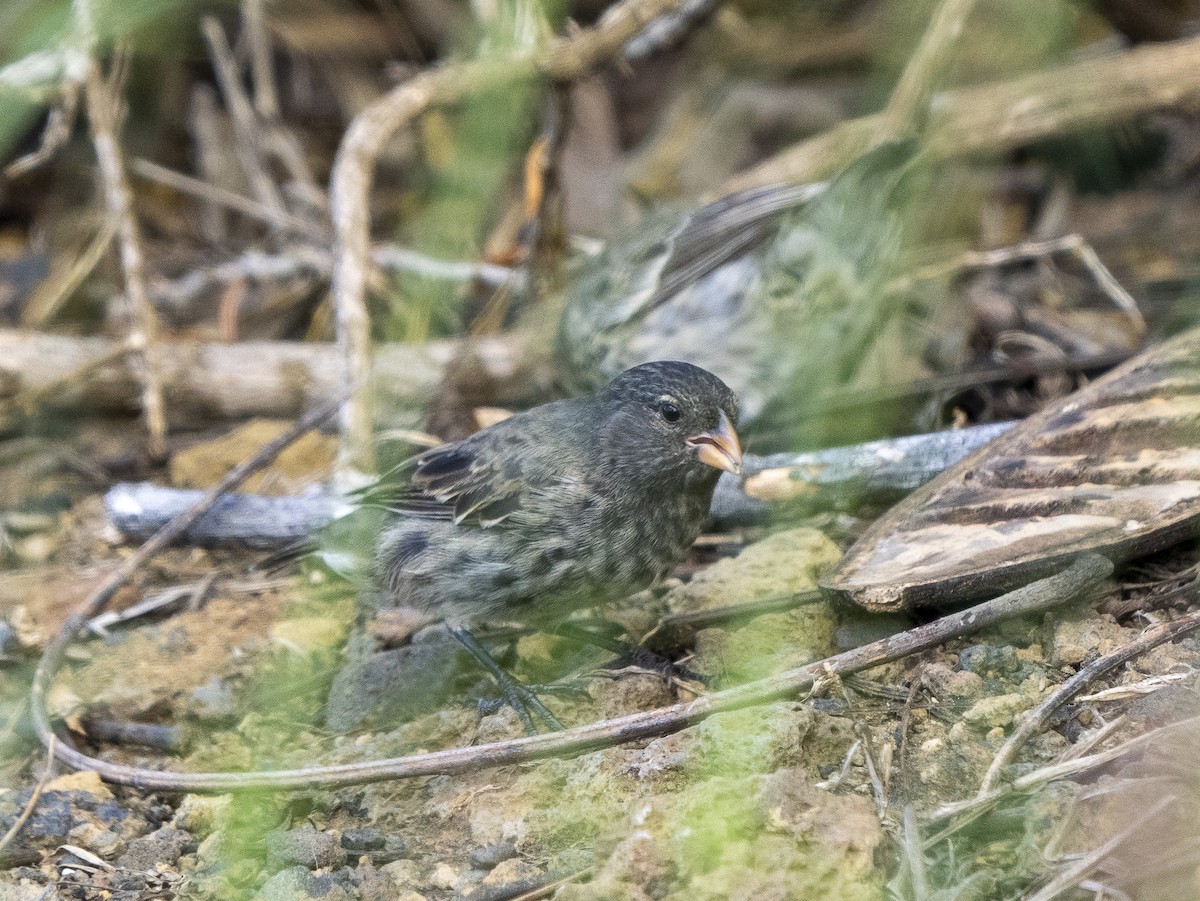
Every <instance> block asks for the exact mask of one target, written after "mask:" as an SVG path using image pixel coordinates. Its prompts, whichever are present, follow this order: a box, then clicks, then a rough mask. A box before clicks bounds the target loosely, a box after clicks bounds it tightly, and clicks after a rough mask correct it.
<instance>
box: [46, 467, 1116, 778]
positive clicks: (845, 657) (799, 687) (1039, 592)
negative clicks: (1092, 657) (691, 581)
mask: <svg viewBox="0 0 1200 901" xmlns="http://www.w3.org/2000/svg"><path fill="white" fill-rule="evenodd" d="M228 481H229V480H228V478H227V479H226V480H225V482H223V483H222V487H223V486H224V485H225V483H226V482H228ZM210 495H211V493H210ZM214 499H215V498H214ZM189 521H190V520H189ZM172 525H173V527H174V534H175V535H178V534H179V533H180V532H181V531H182V530H183V529H185V528H186V527H187V522H181V521H180V520H176V521H175V522H174V523H173V524H172ZM164 533H165V530H164ZM164 533H159V534H160V535H161V534H164ZM163 543H164V542H163V541H160V540H159V539H158V536H155V538H154V539H151V541H150V542H147V544H146V545H144V546H143V549H142V550H139V551H138V553H137V554H136V555H135V557H144V556H147V555H145V554H143V551H144V550H145V548H147V547H150V546H151V545H154V546H156V549H157V548H159V547H161V546H162V545H163ZM132 561H133V558H131V560H130V561H127V562H126V563H125V564H123V565H122V567H121V571H122V572H125V576H126V577H127V576H128V574H129V572H132V569H133V568H134V567H135V566H136V563H132ZM1112 568H1113V567H1112V563H1110V562H1109V561H1108V560H1107V559H1105V558H1104V557H1101V556H1099V555H1096V554H1084V555H1081V556H1080V557H1079V558H1077V559H1076V561H1075V562H1074V563H1072V564H1071V566H1069V567H1068V568H1067V569H1065V570H1064V571H1063V572H1061V573H1059V574H1057V575H1054V576H1050V577H1049V578H1046V579H1042V580H1040V581H1038V582H1034V583H1033V584H1031V585H1027V586H1025V587H1024V588H1019V589H1017V590H1016V591H1012V592H1009V593H1008V594H1006V595H1003V596H1001V597H999V598H996V599H995V600H992V601H988V602H987V603H985V604H980V605H979V606H977V607H973V608H971V609H969V610H964V611H961V612H959V613H953V614H950V615H948V616H945V617H942V618H941V619H938V620H934V621H933V622H931V623H926V624H925V625H922V626H917V627H916V628H914V629H909V630H908V631H906V632H901V633H898V634H896V635H892V636H890V637H888V638H884V639H881V640H880V641H875V642H871V643H870V644H867V645H864V646H862V647H860V648H856V649H854V650H851V651H846V652H844V653H842V654H837V655H835V656H833V657H829V658H827V659H825V660H821V661H818V662H816V663H812V664H809V665H808V666H803V667H799V668H796V669H791V670H787V671H785V672H782V673H779V674H778V675H775V676H770V677H768V678H766V679H761V680H759V681H756V682H751V683H748V684H746V685H741V686H738V687H736V688H730V689H726V690H724V691H718V692H714V693H712V694H709V695H703V696H701V697H698V698H696V699H695V700H692V701H688V702H685V703H680V704H673V705H671V706H669V707H662V708H659V709H657V710H649V711H645V712H641V713H632V714H628V715H626V716H620V717H616V718H614V719H610V720H602V721H600V722H597V723H592V724H590V725H586V726H578V727H575V728H573V729H567V730H564V731H562V732H555V733H550V734H546V735H533V736H529V737H526V738H518V739H511V740H508V741H498V742H491V743H489V744H483V745H476V746H474V747H467V748H452V749H449V750H445V751H432V752H428V753H424V754H414V755H411V756H408V757H397V758H391V759H386V760H377V761H367V762H364V763H349V764H338V765H334V766H314V767H305V768H302V769H295V770H274V771H260V772H250V773H172V772H163V771H159V770H151V769H146V768H143V767H135V766H125V765H122V764H115V763H110V762H108V761H106V760H101V759H99V758H97V757H91V756H89V755H87V754H83V753H81V752H79V751H77V750H76V749H75V748H74V747H72V746H70V745H68V744H65V743H60V744H59V746H58V750H57V752H56V753H57V756H58V759H59V760H61V761H63V762H64V763H66V764H67V765H68V766H72V767H75V768H76V769H89V770H96V771H97V772H98V773H99V774H100V776H101V778H103V779H106V780H108V781H110V782H116V783H119V784H122V785H132V786H135V787H137V788H141V789H146V790H155V791H190V792H194V791H219V792H228V791H239V790H245V789H255V788H272V789H296V788H314V787H317V786H325V787H334V786H342V785H357V784H361V783H364V782H379V781H383V780H386V779H402V778H410V777H414V776H427V775H434V774H453V773H461V772H468V771H476V770H480V769H485V768H490V767H497V766H507V765H510V764H514V763H523V762H526V761H531V760H539V759H542V758H546V757H570V756H577V755H579V754H584V753H587V752H589V751H596V750H600V749H602V748H610V747H614V746H616V745H619V744H623V743H625V742H628V741H635V740H637V739H642V738H649V737H651V736H658V735H667V734H670V733H672V732H678V731H679V730H681V729H685V728H687V727H688V726H693V725H695V724H696V723H698V722H700V721H702V720H704V719H707V718H708V717H710V716H712V715H714V714H717V713H724V712H727V711H730V710H739V709H742V708H744V707H749V706H752V705H758V704H767V703H770V702H772V701H777V700H780V699H783V698H790V697H794V696H795V695H796V694H798V693H800V692H804V691H807V690H809V689H811V688H812V686H813V684H814V683H815V682H816V681H817V680H819V679H823V678H829V677H830V676H841V675H846V674H849V673H856V672H859V671H861V670H864V669H868V668H870V667H873V666H878V665H879V664H882V663H888V662H891V661H893V660H899V659H901V658H903V657H906V656H908V655H910V654H914V653H918V652H920V651H923V650H926V649H927V648H931V647H935V646H936V645H939V644H942V643H943V642H945V641H948V640H950V639H951V638H955V637H958V636H960V635H965V634H968V633H971V632H976V631H978V630H980V629H983V628H986V627H987V626H989V625H991V624H993V623H995V622H998V621H999V620H1001V619H1004V618H1007V617H1012V616H1022V615H1026V614H1030V613H1037V612H1040V611H1043V610H1046V609H1049V608H1051V607H1054V606H1058V605H1061V604H1065V603H1068V602H1070V601H1072V600H1076V599H1078V598H1080V597H1083V596H1085V595H1086V594H1087V593H1088V592H1089V591H1090V590H1091V589H1093V588H1094V587H1095V586H1096V585H1097V583H1099V582H1100V581H1101V580H1103V579H1106V578H1107V577H1108V576H1109V575H1110V574H1111V573H1112ZM113 581H114V580H113V579H112V578H110V579H109V582H110V583H111V582H113ZM119 584H120V582H119V581H117V582H115V583H114V585H119ZM106 589H107V593H106ZM113 590H115V587H114V588H108V584H107V583H106V585H105V586H102V587H101V589H99V590H97V591H96V592H95V593H94V594H93V596H92V597H91V598H89V600H88V601H87V602H85V603H84V605H83V606H82V607H81V609H80V610H78V611H76V613H74V614H73V615H72V616H71V618H70V619H69V620H68V621H67V622H66V623H65V624H64V625H63V627H62V629H61V630H60V631H59V633H58V634H57V635H55V637H54V638H53V639H52V640H51V641H50V643H49V644H48V645H47V646H46V649H45V651H44V652H43V654H42V659H41V661H40V662H39V664H38V668H37V671H36V673H35V675H34V685H33V692H32V694H31V697H30V706H31V709H32V715H33V720H34V725H35V728H36V729H37V732H38V735H39V737H41V739H42V741H43V742H45V741H47V740H48V739H49V737H50V736H52V734H53V733H52V732H51V730H50V724H49V720H48V717H47V713H46V709H45V700H46V694H47V691H48V689H49V686H50V683H51V680H52V679H53V677H54V673H55V671H56V670H57V668H58V666H59V664H60V663H61V661H62V659H63V655H64V652H65V650H66V646H67V644H68V643H69V642H70V640H71V638H72V637H73V636H74V635H75V634H77V633H78V632H79V631H80V630H81V629H82V628H83V627H84V625H85V624H86V622H87V619H88V618H89V617H90V616H91V615H93V614H94V613H95V612H96V610H97V609H98V608H99V606H100V605H102V604H103V603H104V602H105V600H106V599H107V597H109V596H111V594H112V591H113ZM97 599H99V600H97Z"/></svg>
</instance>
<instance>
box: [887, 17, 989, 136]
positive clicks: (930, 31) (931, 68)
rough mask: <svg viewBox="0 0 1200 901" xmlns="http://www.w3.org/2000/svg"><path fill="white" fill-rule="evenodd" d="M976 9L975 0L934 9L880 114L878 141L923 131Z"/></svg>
mask: <svg viewBox="0 0 1200 901" xmlns="http://www.w3.org/2000/svg"><path fill="white" fill-rule="evenodd" d="M974 8H975V0H943V2H942V4H941V5H940V6H939V7H938V8H937V9H936V10H935V11H934V13H933V17H932V18H931V19H930V20H929V25H928V27H926V29H925V34H924V35H922V37H921V43H920V44H918V45H917V49H916V51H915V52H914V53H913V55H912V57H911V58H910V59H909V61H908V64H907V65H906V66H905V67H904V71H903V72H902V73H901V74H900V80H899V81H897V82H896V86H895V87H894V88H893V89H892V95H891V97H890V98H888V104H887V107H886V108H885V109H884V111H883V113H882V115H881V116H880V122H879V131H878V132H877V133H876V134H875V143H877V144H882V143H883V142H885V141H892V140H895V139H897V138H902V137H905V136H908V135H912V134H917V133H919V132H920V131H921V129H922V127H923V125H924V123H925V120H926V118H927V117H928V110H927V104H928V100H929V97H930V95H931V94H932V93H933V89H934V87H935V86H936V83H937V80H938V78H939V77H940V76H941V75H942V72H943V71H944V70H945V68H946V63H947V62H948V60H949V58H950V54H951V52H952V51H953V50H954V48H955V47H956V46H957V44H958V37H959V35H960V34H961V33H962V29H963V23H964V22H966V19H967V17H968V16H969V15H971V10H972V9H974Z"/></svg>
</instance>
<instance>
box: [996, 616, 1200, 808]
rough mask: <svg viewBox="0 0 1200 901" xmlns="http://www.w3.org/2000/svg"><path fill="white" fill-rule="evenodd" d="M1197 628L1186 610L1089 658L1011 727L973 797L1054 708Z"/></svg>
mask: <svg viewBox="0 0 1200 901" xmlns="http://www.w3.org/2000/svg"><path fill="white" fill-rule="evenodd" d="M1197 628H1200V611H1197V612H1194V613H1189V614H1187V615H1186V616H1183V617H1181V618H1179V619H1177V620H1175V621H1174V622H1170V623H1157V624H1155V625H1153V626H1150V627H1149V628H1148V629H1146V630H1145V631H1143V632H1142V634H1141V635H1139V636H1138V637H1137V638H1136V639H1134V640H1133V641H1131V642H1129V644H1127V645H1124V646H1123V647H1121V648H1118V649H1117V650H1115V651H1113V652H1112V653H1111V654H1107V655H1105V656H1104V657H1100V658H1098V659H1096V660H1093V661H1092V662H1091V663H1089V664H1088V665H1087V666H1085V667H1084V668H1083V669H1081V670H1080V671H1079V672H1077V673H1076V674H1075V675H1073V676H1072V677H1071V678H1070V679H1068V680H1067V681H1066V682H1064V683H1063V684H1062V685H1060V686H1059V687H1058V688H1056V689H1055V690H1054V691H1053V692H1051V693H1050V695H1049V697H1047V698H1046V699H1045V700H1044V701H1042V703H1040V704H1038V706H1037V707H1035V708H1034V709H1033V710H1032V711H1030V713H1029V714H1028V715H1027V716H1026V717H1025V718H1024V719H1023V720H1022V721H1021V725H1019V726H1018V727H1017V728H1016V729H1015V730H1013V734H1012V735H1010V736H1009V737H1008V740H1007V741H1006V742H1005V743H1004V745H1003V746H1002V747H1001V748H1000V750H999V751H998V752H997V753H996V756H995V758H993V760H992V765H991V766H989V767H988V771H987V773H986V774H985V775H984V777H983V782H982V784H980V786H979V792H978V794H977V797H978V798H984V797H986V796H988V795H990V794H991V793H992V791H993V790H994V789H995V788H996V783H997V782H998V781H999V779H1000V771H1001V770H1002V769H1004V767H1005V766H1007V765H1008V762H1009V761H1010V760H1012V758H1013V755H1014V754H1016V753H1017V749H1018V748H1020V747H1021V745H1023V744H1025V742H1026V741H1028V739H1029V737H1030V736H1031V735H1033V733H1034V732H1036V731H1037V730H1038V729H1041V728H1043V727H1044V726H1045V725H1046V723H1048V722H1049V721H1050V717H1051V716H1053V714H1054V711H1055V710H1057V709H1058V708H1059V707H1061V706H1062V705H1063V704H1065V703H1066V702H1067V701H1069V700H1070V699H1071V698H1073V697H1074V696H1075V695H1077V694H1078V693H1079V692H1081V691H1082V690H1083V689H1084V688H1086V687H1087V686H1088V685H1091V684H1092V683H1093V682H1094V681H1095V680H1096V679H1098V678H1099V677H1100V676H1102V675H1104V674H1105V673H1107V672H1109V671H1110V670H1113V669H1115V668H1116V667H1118V666H1120V665H1121V664H1123V663H1125V662H1127V661H1129V660H1132V659H1133V658H1134V657H1137V656H1138V655H1140V654H1144V653H1145V652H1146V651H1149V650H1150V649H1151V648H1156V647H1158V646H1159V645H1160V644H1165V643H1166V642H1168V641H1174V640H1175V639H1176V638H1179V637H1181V636H1183V635H1186V634H1187V633H1188V632H1192V631H1194V630H1196V629H1197Z"/></svg>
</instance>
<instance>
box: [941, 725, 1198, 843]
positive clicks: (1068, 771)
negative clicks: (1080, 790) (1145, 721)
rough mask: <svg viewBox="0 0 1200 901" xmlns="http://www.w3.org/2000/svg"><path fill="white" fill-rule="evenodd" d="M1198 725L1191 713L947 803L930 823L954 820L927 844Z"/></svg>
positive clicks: (1193, 728)
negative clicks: (1012, 801) (1006, 803)
mask: <svg viewBox="0 0 1200 901" xmlns="http://www.w3.org/2000/svg"><path fill="white" fill-rule="evenodd" d="M1198 727H1200V716H1197V717H1188V718H1187V719H1183V720H1179V721H1178V722H1175V723H1170V724H1169V725H1166V726H1160V727H1159V728H1157V729H1152V730H1151V731H1149V732H1144V733H1142V734H1141V735H1138V736H1135V737H1134V738H1131V739H1129V740H1128V741H1126V742H1123V743H1122V744H1119V745H1117V746H1116V747H1115V748H1109V749H1108V750H1107V751H1098V752H1096V753H1095V754H1089V755H1087V756H1086V757H1068V756H1067V755H1064V756H1063V759H1062V760H1060V761H1059V762H1058V763H1055V764H1051V765H1050V766H1044V767H1042V768H1041V769H1038V770H1034V771H1033V772H1032V773H1026V774H1025V775H1024V776H1021V777H1020V778H1018V779H1014V780H1013V781H1012V783H1011V784H1010V785H1009V786H1007V787H1002V788H998V789H996V790H995V791H993V792H992V793H991V794H989V795H987V796H986V797H975V798H970V799H968V800H966V801H955V802H954V803H952V804H943V805H942V806H941V807H939V808H938V809H937V810H935V811H934V812H933V813H932V814H931V815H930V816H929V818H928V824H929V825H932V824H934V823H940V822H944V821H947V820H949V821H951V822H950V823H949V824H948V825H947V826H946V827H945V828H943V829H942V830H941V831H940V832H938V833H936V834H935V835H932V836H929V837H928V838H926V839H925V847H926V848H930V847H933V846H934V845H936V844H937V843H938V842H941V841H944V840H945V839H947V838H949V837H950V836H951V835H953V834H954V833H956V832H958V831H960V830H961V829H963V828H964V827H965V826H967V825H969V824H971V823H973V822H975V820H977V819H979V818H980V817H981V816H983V815H984V814H986V813H987V812H988V811H989V810H991V809H992V808H993V807H995V806H996V805H997V804H998V803H1000V802H1001V801H1003V800H1004V799H1006V798H1011V797H1014V796H1016V795H1019V794H1025V793H1028V792H1031V791H1034V790H1036V789H1039V788H1041V787H1042V786H1043V785H1046V784H1047V783H1050V782H1054V781H1056V780H1058V779H1065V778H1067V777H1068V776H1074V775H1076V774H1078V773H1083V772H1087V771H1088V770H1091V769H1094V768H1096V767H1101V766H1104V765H1105V764H1107V763H1111V762H1112V761H1114V760H1117V759H1118V758H1121V757H1124V756H1125V755H1126V754H1129V753H1132V752H1133V751H1136V750H1139V749H1140V748H1144V747H1145V746H1146V745H1149V744H1152V743H1154V742H1156V741H1160V740H1161V741H1165V740H1167V739H1168V738H1169V737H1170V736H1171V735H1172V733H1175V732H1181V731H1187V730H1191V731H1195V730H1196V729H1197V728H1198Z"/></svg>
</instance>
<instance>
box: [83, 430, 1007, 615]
mask: <svg viewBox="0 0 1200 901" xmlns="http://www.w3.org/2000/svg"><path fill="white" fill-rule="evenodd" d="M1007 428H1009V424H1007V423H1003V424H999V425H986V426H976V427H974V428H971V429H958V430H954V431H949V432H935V433H933V434H930V435H913V436H910V437H907V438H895V439H891V440H888V441H873V442H871V443H870V444H860V445H855V446H852V447H840V448H833V449H832V450H826V451H817V452H815V453H804V454H775V455H773V456H771V457H757V456H755V455H754V454H747V455H746V460H745V466H746V471H747V472H748V473H750V476H749V478H748V479H747V484H746V486H745V490H746V491H748V492H750V493H749V494H747V493H745V492H744V491H743V490H742V488H741V487H739V485H738V482H737V479H735V478H733V477H732V476H723V477H722V479H721V481H720V483H719V486H718V488H717V492H716V493H715V494H714V495H713V500H712V508H711V509H710V510H709V515H710V516H711V517H712V518H713V519H714V520H716V521H718V522H721V523H731V522H756V521H761V520H763V519H764V518H765V517H767V516H769V515H770V514H771V513H772V512H777V510H778V507H772V505H771V503H770V502H772V501H775V502H779V501H794V500H796V499H804V500H805V501H808V502H811V503H813V504H817V505H819V504H821V503H822V502H824V503H826V504H829V503H832V501H833V500H835V499H844V498H845V497H846V496H848V495H856V496H857V497H858V498H860V499H861V498H864V497H867V496H871V497H880V496H895V495H896V494H901V493H903V492H905V491H910V490H912V489H913V488H915V487H917V486H918V485H921V484H923V483H925V482H927V481H928V480H929V479H931V478H932V477H933V476H935V475H936V474H937V473H939V472H941V471H942V470H943V469H946V468H947V467H949V466H952V465H953V464H955V463H957V462H958V461H959V460H960V459H962V458H963V457H964V456H966V455H967V454H969V453H970V452H971V451H972V450H974V449H975V448H977V447H979V446H980V445H981V444H983V443H984V442H986V441H989V440H991V438H992V437H994V436H995V435H998V434H1000V433H1001V432H1003V431H1004V430H1006V429H1007ZM199 496H200V492H199V491H187V490H181V489H178V488H164V487H162V486H159V485H153V484H149V483H140V484H128V483H119V484H117V485H114V486H113V487H112V488H111V489H109V491H108V493H107V494H105V496H104V505H105V509H106V510H107V512H108V517H109V520H110V521H111V522H112V524H113V525H114V526H115V527H116V529H117V530H118V531H119V532H120V533H121V534H122V535H125V536H126V537H128V538H137V539H141V538H146V537H148V536H150V535H153V534H154V533H155V532H156V531H157V530H158V529H160V528H162V526H163V524H164V523H166V522H167V521H168V520H170V519H171V518H172V517H174V516H177V515H178V514H179V513H180V512H182V511H183V510H186V509H187V508H188V507H190V506H191V505H192V504H193V503H195V502H196V500H197V499H198V498H199ZM339 506H340V503H339V501H338V500H337V498H335V497H333V496H330V495H304V496H300V497H262V496H259V495H254V494H229V495H226V496H225V497H223V498H222V499H221V501H220V503H218V504H217V505H215V506H214V507H213V509H211V510H210V511H209V512H208V513H206V514H205V515H204V516H203V517H201V518H200V519H199V520H197V521H196V522H195V523H194V524H193V525H192V527H191V528H190V529H189V530H188V532H187V535H186V536H185V539H186V540H187V541H189V542H191V543H193V544H199V545H229V544H232V545H249V546H251V547H278V546H280V545H286V544H290V543H292V542H294V541H296V540H297V539H303V538H305V537H306V536H308V535H311V534H312V533H313V531H314V530H316V529H318V528H320V527H321V526H323V525H325V524H326V523H328V522H329V520H330V519H331V518H332V516H333V513H334V510H336V509H337V508H338V507H339ZM740 612H741V613H743V614H744V613H745V612H746V609H745V608H744V607H742V608H740ZM709 613H711V611H705V616H706V617H707V616H708V614H709ZM677 621H682V620H677Z"/></svg>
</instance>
